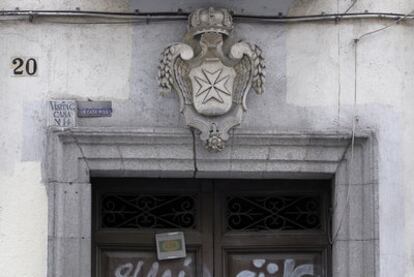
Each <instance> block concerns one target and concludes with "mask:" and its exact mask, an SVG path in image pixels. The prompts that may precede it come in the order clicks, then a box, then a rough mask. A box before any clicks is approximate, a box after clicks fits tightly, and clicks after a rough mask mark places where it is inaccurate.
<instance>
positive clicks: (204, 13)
mask: <svg viewBox="0 0 414 277" xmlns="http://www.w3.org/2000/svg"><path fill="white" fill-rule="evenodd" d="M188 29H189V32H190V33H191V34H192V35H193V36H195V35H198V34H201V33H206V32H218V33H222V34H225V35H227V36H228V35H229V34H230V32H231V31H232V30H233V19H232V17H231V15H230V13H229V11H228V10H226V9H216V8H212V7H210V8H202V9H197V10H195V11H194V12H193V13H191V15H190V17H189V19H188Z"/></svg>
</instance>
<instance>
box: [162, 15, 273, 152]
mask: <svg viewBox="0 0 414 277" xmlns="http://www.w3.org/2000/svg"><path fill="white" fill-rule="evenodd" d="M232 30H233V20H232V17H231V15H230V13H229V12H228V11H227V10H226V9H216V8H208V9H198V10H196V11H194V12H193V13H192V14H191V15H190V16H189V22H188V32H187V34H186V36H185V38H184V43H176V44H173V45H170V46H168V47H167V48H166V49H165V50H164V52H163V53H162V59H161V63H160V66H159V74H158V80H159V84H160V87H161V90H162V91H161V92H162V93H163V94H165V93H169V92H171V91H172V90H174V91H175V92H177V94H178V96H179V100H180V111H181V112H182V113H183V114H184V117H185V121H186V124H187V125H188V126H190V127H193V128H196V129H198V130H199V131H200V132H201V135H200V138H201V139H202V140H203V141H205V143H206V147H207V149H208V150H209V151H214V152H218V151H222V150H223V149H224V147H225V142H226V141H227V140H228V139H229V131H230V130H231V129H232V128H233V127H235V126H237V125H240V123H241V121H242V116H243V113H244V112H245V111H246V110H247V106H246V97H247V94H248V93H249V90H250V89H251V88H253V89H254V90H255V91H256V93H257V94H262V93H263V85H264V80H265V65H264V59H263V56H262V51H261V50H260V48H259V47H258V46H257V45H254V44H250V43H247V42H243V41H240V42H236V43H235V42H234V40H233V39H232V37H231V36H230V34H231V31H232Z"/></svg>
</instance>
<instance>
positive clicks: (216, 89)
mask: <svg viewBox="0 0 414 277" xmlns="http://www.w3.org/2000/svg"><path fill="white" fill-rule="evenodd" d="M201 71H202V73H203V75H202V76H201V78H200V77H198V76H194V78H195V80H196V81H197V83H198V84H199V86H200V88H199V89H198V91H197V93H196V96H200V95H202V94H205V96H204V99H203V104H205V103H207V102H208V101H210V100H212V99H214V100H216V101H218V102H220V103H223V98H222V97H221V95H220V93H224V94H227V95H231V92H230V91H229V89H228V88H227V87H226V85H227V81H228V80H229V78H230V75H226V76H223V77H222V76H221V73H222V72H223V69H219V70H217V71H214V72H210V71H207V70H205V69H201Z"/></svg>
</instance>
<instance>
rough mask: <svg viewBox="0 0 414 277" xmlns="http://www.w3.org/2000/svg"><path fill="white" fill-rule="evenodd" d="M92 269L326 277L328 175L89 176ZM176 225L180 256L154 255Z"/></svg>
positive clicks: (148, 275) (133, 276)
mask: <svg viewBox="0 0 414 277" xmlns="http://www.w3.org/2000/svg"><path fill="white" fill-rule="evenodd" d="M92 185H93V201H92V204H93V226H92V230H93V249H92V251H93V255H92V257H93V263H92V264H93V276H95V277H141V276H143V277H156V276H160V277H173V276H174V277H175V276H179V277H184V276H194V277H195V276H196V277H201V276H202V277H212V276H216V277H267V276H272V277H310V276H317V277H327V276H331V274H330V260H331V258H330V257H331V250H330V244H329V228H330V215H329V208H330V203H331V202H330V197H331V192H330V191H331V190H330V187H331V181H329V180H246V179H244V180H234V179H231V180H230V179H229V180H225V179H222V180H212V179H153V178H146V179H145V178H140V179H135V178H124V179H122V178H95V179H92ZM177 231H179V232H183V233H184V237H185V246H186V247H185V248H186V250H187V253H186V257H185V258H180V259H172V260H162V261H159V260H158V259H157V253H156V243H155V234H159V233H168V232H177Z"/></svg>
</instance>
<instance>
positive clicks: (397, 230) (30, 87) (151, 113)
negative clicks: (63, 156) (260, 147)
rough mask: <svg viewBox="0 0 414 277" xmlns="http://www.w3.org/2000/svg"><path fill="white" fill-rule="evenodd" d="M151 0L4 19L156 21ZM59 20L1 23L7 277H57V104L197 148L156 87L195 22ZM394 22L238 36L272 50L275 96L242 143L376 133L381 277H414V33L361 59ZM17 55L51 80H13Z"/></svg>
mask: <svg viewBox="0 0 414 277" xmlns="http://www.w3.org/2000/svg"><path fill="white" fill-rule="evenodd" d="M115 2H116V3H115ZM138 2H139V3H138ZM141 2H142V1H97V0H96V1H83V0H77V1H50V0H41V1H27V0H19V1H11V0H3V1H2V2H1V3H0V11H1V10H2V9H5V10H8V9H14V8H15V7H19V8H20V9H21V10H24V9H55V10H59V9H75V8H76V7H80V8H81V9H82V10H103V11H133V10H134V9H137V8H140V9H141V10H143V11H146V10H148V11H150V10H151V11H153V9H154V7H153V6H151V4H154V5H155V2H154V1H151V3H148V6H146V4H143V5H142V3H141ZM156 2H158V1H156ZM171 2H173V1H171ZM181 2H182V3H181ZM207 2H208V1H205V3H203V5H207V4H209V3H207ZM216 2H217V1H216ZM234 2H235V1H220V3H222V5H224V6H228V7H233V8H234V9H236V11H237V12H239V13H255V14H258V13H263V14H264V13H266V12H268V13H269V11H271V12H272V13H273V12H275V13H276V12H278V11H280V12H283V13H288V14H289V15H306V14H320V13H321V12H325V13H335V12H341V11H344V10H346V8H347V7H349V5H350V2H351V1H339V0H338V1H325V0H313V1H305V0H302V1H299V0H297V1H286V2H284V4H280V5H278V6H275V7H273V6H272V7H271V9H269V7H268V6H269V4H271V3H273V1H263V5H257V6H256V5H252V4H249V3H250V1H240V2H239V3H238V4H235V3H234ZM180 3H181V4H182V8H183V9H184V11H186V10H189V11H190V10H191V9H192V8H195V7H198V4H196V3H198V2H197V1H190V0H189V1H180ZM212 3H213V2H212ZM177 6H178V5H175V4H171V6H162V9H163V10H165V11H170V10H174V9H175V7H177ZM241 7H243V9H242V8H241ZM413 9H414V6H413V4H412V1H410V0H398V1H392V0H381V1H373V0H360V1H357V3H356V4H355V6H354V7H353V8H352V10H351V11H352V12H363V11H365V10H369V11H373V12H374V11H375V12H397V13H408V12H411V11H412V10H413ZM52 20H55V21H59V18H53V19H52V18H50V19H47V20H46V19H45V20H40V19H39V20H36V19H35V20H34V21H33V22H32V23H30V22H27V21H24V22H20V21H7V22H6V21H0V57H1V58H0V60H1V61H2V62H1V64H0V110H1V111H2V113H1V114H0V122H2V123H1V125H0V126H1V127H2V128H1V129H2V131H1V132H0V153H2V154H1V155H0V192H1V193H0V249H2V251H0V268H1V269H2V272H3V273H4V275H5V276H28V277H38V276H39V277H40V276H46V272H47V270H48V269H47V267H48V263H47V242H48V231H47V226H48V201H49V202H50V197H48V195H47V190H46V184H47V183H49V182H51V181H53V180H52V179H51V176H49V175H48V171H47V170H46V169H47V165H46V161H47V157H49V156H50V155H52V154H53V153H48V152H47V149H48V148H47V120H46V119H47V116H46V115H47V100H50V99H76V100H87V99H91V100H109V101H112V104H113V115H112V117H110V118H95V119H90V118H89V119H79V121H78V126H79V127H82V128H88V127H91V128H95V127H111V128H112V127H116V128H132V130H133V129H139V128H149V129H151V128H167V127H168V128H172V129H174V130H176V131H178V132H184V133H187V136H188V139H189V140H191V133H190V132H189V131H188V130H187V128H185V126H184V120H183V118H182V116H181V115H180V113H179V111H178V101H177V97H176V96H175V95H174V94H171V95H168V96H165V97H162V96H161V95H160V94H159V91H158V88H157V81H156V76H157V66H158V61H159V56H160V53H161V52H162V50H163V49H164V47H166V46H167V45H168V44H170V43H172V42H178V41H181V40H182V37H183V35H184V33H185V31H186V22H185V21H178V22H168V23H154V22H151V21H150V22H149V23H148V24H113V25H104V24H99V25H94V24H81V25H77V24H59V23H51V22H50V21H52ZM236 23H237V22H236ZM387 24H392V21H387V20H376V19H372V20H346V21H340V22H338V23H335V22H319V23H295V24H260V23H237V24H236V26H235V36H237V37H239V38H241V39H246V40H247V41H251V42H254V43H256V44H258V45H259V46H261V47H262V49H263V52H264V56H265V58H266V62H267V83H266V88H265V93H264V94H263V95H262V96H256V95H255V94H253V93H251V94H250V95H249V96H248V99H247V104H248V112H247V114H246V115H245V117H244V121H243V123H242V125H241V126H240V127H239V129H238V131H240V132H255V133H266V132H272V133H290V134H292V133H295V134H303V135H309V134H312V133H318V134H324V133H325V134H332V133H341V134H348V135H351V132H352V126H353V124H352V122H353V120H352V119H353V117H354V116H356V119H357V121H356V131H357V133H360V132H362V133H365V132H368V133H373V134H375V136H374V137H375V139H376V140H377V141H376V144H377V149H378V150H377V152H376V156H375V159H376V161H377V166H378V177H377V179H378V180H375V182H377V183H378V205H379V212H378V219H379V221H378V226H377V228H378V234H379V246H378V247H379V248H378V253H379V256H378V259H379V261H377V263H378V265H379V272H380V273H379V274H380V275H379V276H381V277H382V276H384V277H385V276H412V274H413V273H412V272H414V263H413V262H412V261H413V260H414V241H413V239H412V237H413V236H412V234H413V233H414V215H413V214H412V212H411V211H412V208H413V207H414V200H413V199H414V188H413V187H414V186H413V181H412V180H413V177H414V176H413V173H412V170H411V169H412V168H413V166H414V160H413V159H412V156H413V155H410V154H414V142H413V140H412V137H413V135H414V124H413V120H414V112H413V107H414V96H413V94H412V92H413V90H414V78H412V76H414V54H413V49H412V45H414V36H413V32H414V29H413V27H414V23H412V22H411V23H409V22H402V23H400V24H395V25H394V26H392V27H390V28H388V29H386V30H384V31H382V32H378V33H375V34H372V35H370V36H366V37H364V38H362V39H361V40H360V41H359V43H358V52H357V59H355V43H354V39H356V38H359V37H360V36H361V35H363V34H365V33H367V32H370V31H372V30H376V29H378V28H381V27H384V26H386V25H387ZM16 56H25V57H36V58H37V59H38V63H39V72H38V76H37V77H12V76H11V72H12V70H11V68H10V62H11V59H12V57H16ZM355 61H356V63H355ZM355 64H356V65H357V66H355ZM355 70H356V71H357V83H356V98H355ZM188 151H192V149H189V150H188ZM198 151H200V152H199V153H198V157H205V156H206V155H214V154H208V153H206V152H203V151H204V149H203V148H201V147H200V148H199V150H198ZM225 151H230V149H227V150H225ZM191 153H192V152H191ZM228 153H229V152H227V154H228ZM225 154H226V153H225ZM3 250H6V251H3Z"/></svg>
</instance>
